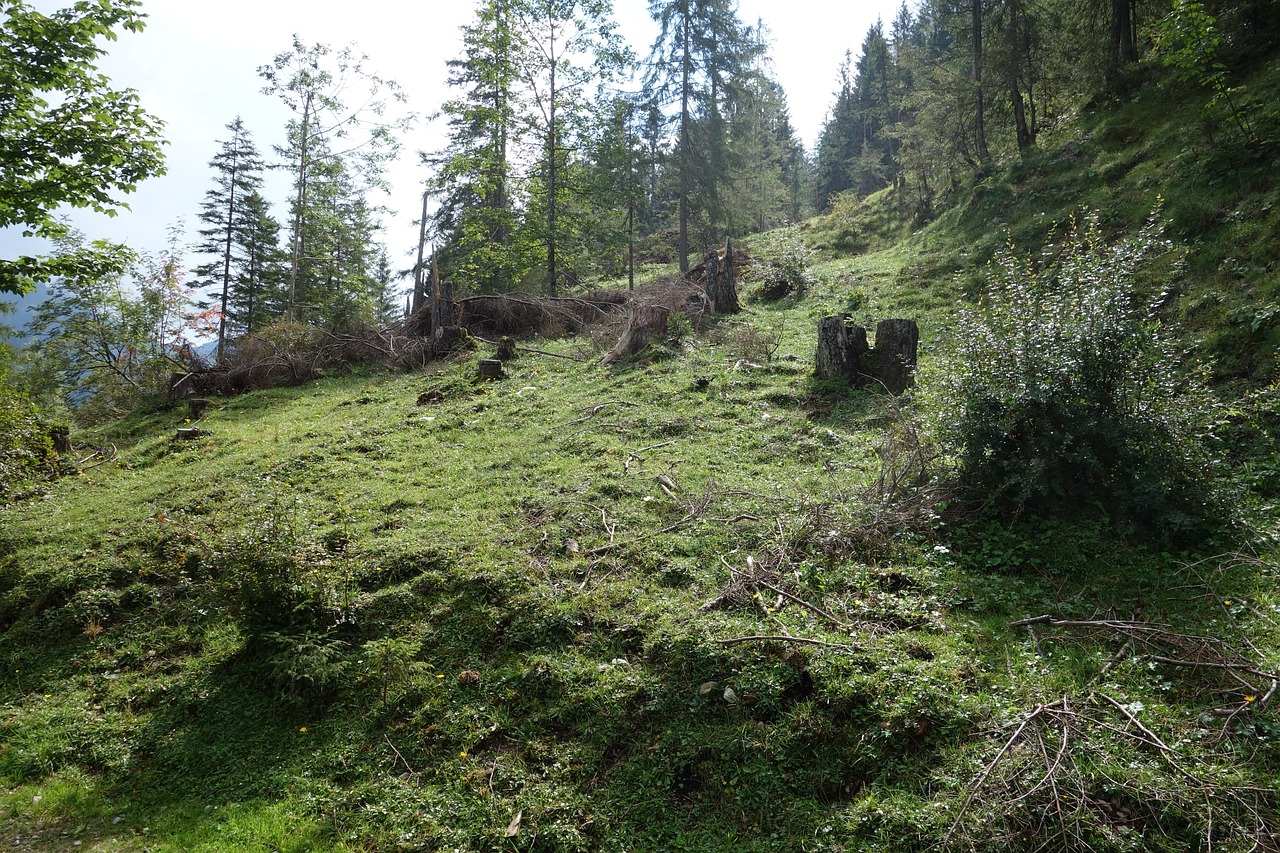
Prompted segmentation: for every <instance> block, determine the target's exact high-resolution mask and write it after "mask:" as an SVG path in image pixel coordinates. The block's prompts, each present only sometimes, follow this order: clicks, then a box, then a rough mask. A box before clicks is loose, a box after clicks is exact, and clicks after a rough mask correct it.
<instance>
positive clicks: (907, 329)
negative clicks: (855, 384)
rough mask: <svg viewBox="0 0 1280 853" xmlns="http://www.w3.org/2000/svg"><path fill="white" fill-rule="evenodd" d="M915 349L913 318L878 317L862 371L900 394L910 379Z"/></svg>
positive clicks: (916, 329)
mask: <svg viewBox="0 0 1280 853" xmlns="http://www.w3.org/2000/svg"><path fill="white" fill-rule="evenodd" d="M919 348H920V327H919V326H917V325H916V321H915V320H881V321H880V322H879V323H877V324H876V345H875V349H873V350H872V351H871V353H870V356H869V357H868V358H867V367H866V370H865V372H866V373H867V374H868V375H870V376H873V377H875V378H876V379H878V380H880V381H881V382H882V383H884V387H885V388H886V389H887V390H888V391H889V393H890V394H901V393H902V392H903V391H905V390H907V388H908V386H910V385H911V383H912V382H913V381H914V375H915V369H916V357H917V354H918V350H919Z"/></svg>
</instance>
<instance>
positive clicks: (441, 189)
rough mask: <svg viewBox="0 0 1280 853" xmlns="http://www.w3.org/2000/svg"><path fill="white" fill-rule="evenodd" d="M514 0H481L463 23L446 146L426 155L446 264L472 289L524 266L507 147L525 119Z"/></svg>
mask: <svg viewBox="0 0 1280 853" xmlns="http://www.w3.org/2000/svg"><path fill="white" fill-rule="evenodd" d="M513 2H515V0H481V2H480V3H479V4H478V7H477V9H476V17H475V20H474V22H473V23H471V24H469V25H467V26H466V27H464V28H463V31H462V35H463V54H462V56H461V57H460V58H459V59H455V60H451V61H450V62H449V63H448V65H449V80H448V82H449V85H450V86H452V87H454V88H455V89H460V90H462V92H461V94H460V96H459V97H457V98H454V99H451V100H449V101H446V102H445V104H444V106H443V107H442V112H443V113H444V115H445V116H446V118H447V120H448V125H449V138H448V142H447V144H446V146H445V148H444V149H443V150H442V151H440V152H437V153H434V154H424V155H423V159H424V161H426V162H427V163H428V165H432V166H434V167H435V168H436V169H437V173H436V178H435V179H434V181H433V189H434V191H435V192H437V193H438V194H439V195H440V204H439V207H438V208H437V210H436V213H435V214H434V226H435V229H436V231H437V232H439V234H440V235H441V236H442V237H443V238H444V239H445V241H446V244H447V250H446V252H445V253H444V257H445V260H446V262H447V264H448V266H449V268H450V272H451V273H452V274H453V275H454V276H455V277H456V278H457V279H458V280H459V282H460V283H462V284H464V285H467V286H470V287H473V288H475V289H477V290H487V291H500V290H506V289H509V288H510V287H511V286H512V285H514V284H515V283H516V282H517V281H519V280H520V279H522V278H523V277H524V274H525V273H526V272H527V271H528V268H529V262H530V261H529V247H528V246H527V245H526V244H525V243H524V242H523V239H522V236H521V235H520V234H519V233H518V225H519V222H518V217H517V214H516V209H515V203H514V198H515V197H516V196H517V194H518V193H519V192H520V191H521V188H520V186H519V182H518V180H517V176H516V175H515V174H514V166H513V163H512V158H511V152H512V151H513V150H514V149H515V148H516V147H517V146H518V145H519V144H520V142H521V140H522V136H523V133H524V130H525V128H524V126H523V125H521V124H520V123H518V122H517V119H516V109H515V108H516V104H517V102H518V100H519V97H520V94H519V91H518V87H519V85H520V73H519V64H518V59H519V52H520V51H521V50H522V45H521V34H520V33H519V32H517V31H516V30H515V29H514V28H513V22H512V14H513V11H512V8H511V6H512V4H513Z"/></svg>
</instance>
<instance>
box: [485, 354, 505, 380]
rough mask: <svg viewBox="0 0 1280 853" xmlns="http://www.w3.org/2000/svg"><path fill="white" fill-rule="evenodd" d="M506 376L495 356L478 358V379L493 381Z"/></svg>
mask: <svg viewBox="0 0 1280 853" xmlns="http://www.w3.org/2000/svg"><path fill="white" fill-rule="evenodd" d="M505 376H506V374H505V373H503V372H502V362H501V361H499V360H498V359H496V358H484V359H481V360H480V377H479V378H480V381H481V382H494V381H496V380H498V379H502V378H504V377H505Z"/></svg>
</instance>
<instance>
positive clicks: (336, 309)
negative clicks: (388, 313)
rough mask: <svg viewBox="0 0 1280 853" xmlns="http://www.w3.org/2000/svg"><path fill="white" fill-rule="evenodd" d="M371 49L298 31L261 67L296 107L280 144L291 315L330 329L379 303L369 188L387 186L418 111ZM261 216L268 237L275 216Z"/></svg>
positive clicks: (363, 316) (364, 317) (351, 322)
mask: <svg viewBox="0 0 1280 853" xmlns="http://www.w3.org/2000/svg"><path fill="white" fill-rule="evenodd" d="M367 59H368V57H366V56H363V55H360V54H358V53H357V52H356V49H355V48H354V46H348V47H346V48H343V49H341V50H338V51H334V50H332V49H331V48H330V47H329V46H328V45H325V44H314V45H307V44H304V43H303V42H302V40H301V39H300V38H299V37H298V36H297V35H295V36H294V38H293V44H292V45H291V47H290V49H289V50H286V51H285V52H283V53H281V54H279V55H277V56H276V57H275V59H274V60H273V61H272V62H271V63H270V64H268V65H263V66H261V67H260V68H259V69H258V75H259V76H260V77H262V79H263V80H264V81H266V86H265V87H264V89H263V91H264V92H265V93H266V94H270V95H275V96H277V97H278V98H279V99H280V100H281V102H283V103H284V105H285V106H286V107H287V108H288V109H289V110H290V111H291V112H292V113H293V118H291V119H290V120H289V122H288V125H287V127H286V134H287V135H286V142H285V144H284V145H283V146H281V147H279V148H278V149H277V154H279V155H280V156H281V157H282V158H284V161H285V162H286V163H287V164H288V168H289V170H290V172H291V173H292V177H293V194H292V198H291V200H290V206H291V209H290V234H289V239H290V244H291V245H290V262H289V280H288V287H287V300H286V307H287V310H288V316H289V318H290V319H294V320H298V319H302V320H306V321H307V322H311V323H314V324H316V325H317V326H323V327H327V328H330V329H347V328H350V327H352V326H355V325H358V324H360V323H361V322H371V321H373V320H374V318H375V317H376V315H377V313H378V310H379V308H380V305H379V299H380V297H381V295H382V289H383V285H384V282H382V281H380V280H379V275H378V273H379V269H378V263H379V253H378V252H377V249H376V247H375V241H374V233H375V232H376V231H377V230H378V229H379V228H380V227H381V226H380V223H379V222H378V215H379V214H380V212H381V211H380V210H379V209H378V208H377V207H376V206H374V205H372V204H370V203H369V201H368V194H369V192H370V191H372V190H385V189H386V188H387V187H386V184H385V179H384V174H385V171H386V169H387V166H388V164H389V163H390V162H391V161H392V160H393V159H394V158H395V157H396V155H397V153H398V152H399V149H400V141H399V134H400V133H402V132H404V131H406V130H407V129H408V128H409V127H410V126H411V125H412V123H413V120H414V118H413V116H412V115H411V114H409V115H404V114H402V115H396V114H395V104H396V103H400V102H403V101H404V100H405V95H404V93H403V92H402V91H401V89H400V87H399V85H398V84H397V83H396V82H395V81H394V80H387V79H384V78H382V77H380V76H378V75H376V74H373V73H372V72H370V71H369V70H368V69H367V68H366V66H365V63H366V61H367ZM347 99H350V100H351V101H353V102H355V103H356V106H348V104H347ZM255 219H257V220H258V221H259V223H260V224H261V225H262V226H266V227H263V228H260V230H259V233H258V236H259V237H260V238H262V239H264V240H265V239H267V238H268V235H269V232H270V228H269V226H267V225H266V223H265V221H264V220H262V219H261V218H260V217H256V216H255ZM266 248H267V247H264V249H266Z"/></svg>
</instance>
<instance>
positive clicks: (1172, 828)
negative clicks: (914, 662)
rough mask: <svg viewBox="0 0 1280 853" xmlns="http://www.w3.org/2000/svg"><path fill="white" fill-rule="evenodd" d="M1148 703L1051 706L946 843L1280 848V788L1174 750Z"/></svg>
mask: <svg viewBox="0 0 1280 853" xmlns="http://www.w3.org/2000/svg"><path fill="white" fill-rule="evenodd" d="M1141 710H1142V707H1141V704H1140V703H1134V702H1130V703H1124V702H1121V701H1119V700H1117V699H1115V698H1113V697H1111V696H1109V695H1107V694H1106V693H1103V692H1100V691H1096V690H1095V691H1092V692H1090V693H1088V694H1085V695H1083V696H1064V697H1063V698H1061V699H1058V700H1057V701H1053V702H1044V703H1039V704H1037V705H1035V706H1034V708H1032V709H1031V710H1030V712H1028V713H1026V714H1025V715H1023V716H1022V717H1021V718H1020V719H1017V720H1015V721H1014V722H1012V723H1011V724H1010V726H1009V728H1007V729H1006V730H1005V731H1006V732H1007V735H1006V736H1004V738H1003V742H1002V745H1001V746H1000V747H999V749H998V750H997V751H996V753H995V755H994V756H993V757H992V758H990V759H989V760H988V761H987V762H986V764H985V765H983V768H982V770H981V772H979V773H978V775H977V776H976V777H975V778H974V780H973V781H972V783H971V784H970V785H969V789H968V792H967V794H966V796H965V798H964V800H963V801H962V802H961V804H960V808H959V812H958V814H957V815H956V817H955V819H954V821H953V823H952V824H951V828H950V830H949V831H948V832H947V835H946V838H945V839H944V842H943V846H944V847H954V848H957V849H965V850H972V849H975V848H978V847H982V848H983V849H986V848H987V847H990V848H991V849H1005V850H1054V851H1057V850H1061V851H1086V850H1114V849H1165V848H1166V847H1167V848H1169V849H1178V848H1179V847H1180V846H1181V845H1182V844H1184V843H1185V839H1186V838H1187V836H1188V834H1191V835H1192V836H1198V837H1200V838H1201V839H1202V840H1203V846H1202V848H1201V849H1203V850H1206V851H1212V850H1239V851H1245V850H1274V849H1276V847H1275V844H1276V835H1275V834H1274V833H1275V829H1276V827H1277V823H1276V791H1275V790H1273V789H1271V788H1261V787H1254V786H1251V785H1247V784H1233V783H1232V781H1231V777H1230V775H1228V774H1224V773H1223V772H1221V768H1219V767H1215V766H1211V765H1208V764H1204V763H1201V762H1197V761H1196V760H1195V759H1194V758H1193V757H1188V756H1186V755H1185V754H1184V753H1185V750H1181V749H1175V748H1174V747H1171V746H1170V745H1169V744H1168V743H1166V741H1165V740H1164V739H1162V738H1161V737H1160V736H1159V735H1158V734H1157V733H1156V732H1155V731H1154V730H1153V729H1152V728H1151V727H1149V726H1148V725H1146V724H1145V723H1143V722H1142V721H1141V720H1140V719H1139V715H1140V712H1141Z"/></svg>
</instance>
